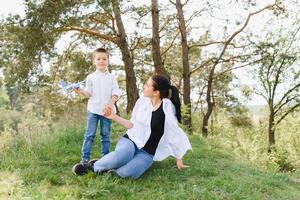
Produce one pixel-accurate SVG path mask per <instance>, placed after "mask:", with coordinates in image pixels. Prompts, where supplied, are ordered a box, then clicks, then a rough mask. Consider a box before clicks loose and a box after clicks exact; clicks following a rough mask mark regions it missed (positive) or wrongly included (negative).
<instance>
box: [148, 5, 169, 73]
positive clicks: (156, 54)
mask: <svg viewBox="0 0 300 200" xmlns="http://www.w3.org/2000/svg"><path fill="white" fill-rule="evenodd" d="M151 7H152V9H151V13H152V40H151V43H152V56H153V63H154V69H155V73H156V74H163V75H165V76H166V77H168V78H170V76H169V74H168V72H167V71H166V69H165V68H164V66H163V63H162V58H161V52H160V38H159V10H158V3H157V0H152V1H151Z"/></svg>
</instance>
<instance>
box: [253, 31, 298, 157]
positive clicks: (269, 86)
mask: <svg viewBox="0 0 300 200" xmlns="http://www.w3.org/2000/svg"><path fill="white" fill-rule="evenodd" d="M283 29H285V27H283ZM299 30H300V28H297V29H296V30H294V31H289V32H288V33H287V34H286V35H285V34H284V31H283V30H280V31H278V32H277V33H275V35H273V34H268V37H267V40H266V41H265V42H259V43H257V44H256V50H255V54H257V56H258V57H259V58H260V60H261V62H259V63H258V64H257V65H258V66H257V68H256V70H254V74H255V75H258V77H257V78H258V80H259V85H260V86H261V87H259V88H256V90H257V93H258V94H259V95H260V96H262V97H263V98H264V99H265V100H266V102H267V104H268V108H269V117H268V118H269V120H268V142H269V148H268V150H269V151H271V150H272V147H273V146H274V145H275V129H276V126H277V125H278V124H279V123H280V122H281V121H282V120H284V119H285V118H286V117H287V116H288V115H289V114H291V113H293V112H295V111H296V110H297V109H299V107H300V51H299V50H300V49H299V43H298V41H299V36H300V34H299Z"/></svg>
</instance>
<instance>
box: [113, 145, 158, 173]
mask: <svg viewBox="0 0 300 200" xmlns="http://www.w3.org/2000/svg"><path fill="white" fill-rule="evenodd" d="M152 164H153V155H151V154H149V153H147V152H145V151H143V150H138V153H137V154H136V155H135V156H134V158H133V159H132V160H131V161H130V162H128V163H127V164H126V165H123V166H122V167H120V168H118V169H117V170H116V174H117V175H118V176H120V177H122V178H133V179H138V178H139V177H140V176H141V175H142V174H143V173H144V172H145V171H146V170H147V169H149V168H150V167H151V165H152Z"/></svg>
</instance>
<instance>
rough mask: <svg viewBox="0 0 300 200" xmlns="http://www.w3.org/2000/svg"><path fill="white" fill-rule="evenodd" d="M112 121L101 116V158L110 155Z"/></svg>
mask: <svg viewBox="0 0 300 200" xmlns="http://www.w3.org/2000/svg"><path fill="white" fill-rule="evenodd" d="M110 125H111V120H110V119H107V118H105V117H103V116H101V115H100V136H101V137H100V140H101V156H102V157H103V156H104V155H106V154H108V153H109V149H110Z"/></svg>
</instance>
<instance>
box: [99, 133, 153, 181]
mask: <svg viewBox="0 0 300 200" xmlns="http://www.w3.org/2000/svg"><path fill="white" fill-rule="evenodd" d="M152 164H153V155H151V154H149V153H148V152H146V151H144V150H142V149H138V148H137V147H136V145H135V144H134V143H133V142H132V141H131V140H130V139H128V138H124V137H122V138H121V139H120V140H119V141H118V143H117V146H116V149H115V151H112V152H110V153H109V154H107V155H105V156H104V157H102V158H101V159H100V160H98V161H97V162H95V164H94V172H103V171H107V170H110V169H115V172H116V174H117V175H118V176H120V177H122V178H133V179H137V178H139V177H140V176H141V175H142V174H143V173H144V172H145V171H146V170H147V169H148V168H149V167H151V165H152Z"/></svg>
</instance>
